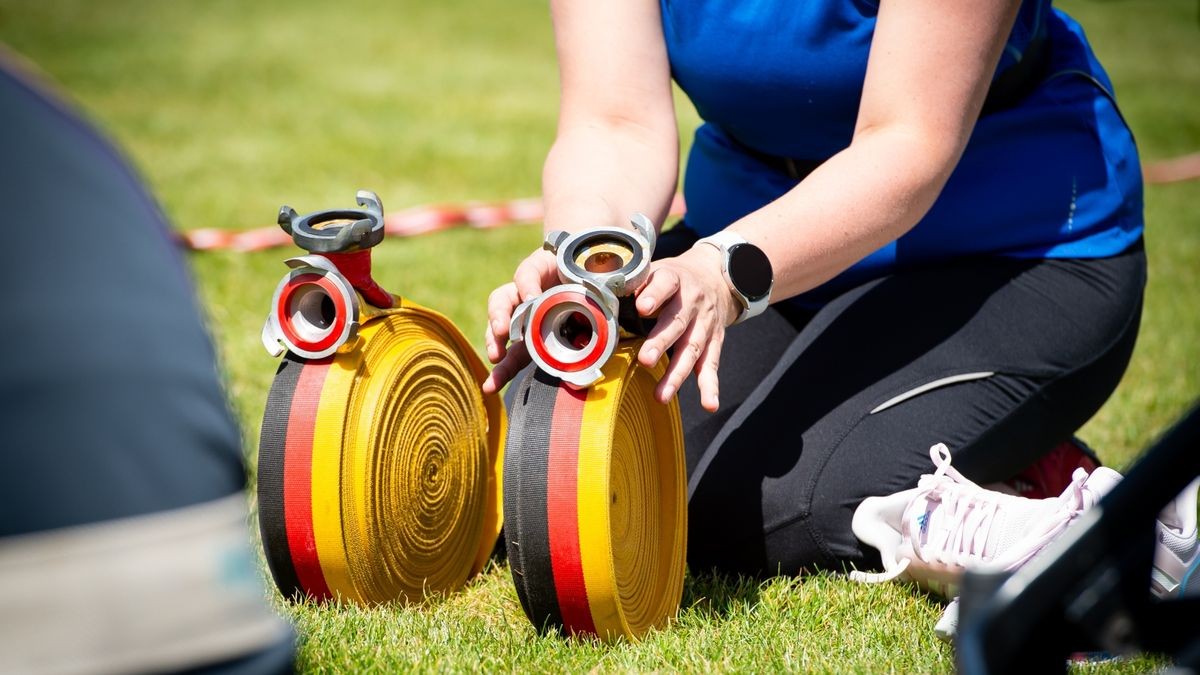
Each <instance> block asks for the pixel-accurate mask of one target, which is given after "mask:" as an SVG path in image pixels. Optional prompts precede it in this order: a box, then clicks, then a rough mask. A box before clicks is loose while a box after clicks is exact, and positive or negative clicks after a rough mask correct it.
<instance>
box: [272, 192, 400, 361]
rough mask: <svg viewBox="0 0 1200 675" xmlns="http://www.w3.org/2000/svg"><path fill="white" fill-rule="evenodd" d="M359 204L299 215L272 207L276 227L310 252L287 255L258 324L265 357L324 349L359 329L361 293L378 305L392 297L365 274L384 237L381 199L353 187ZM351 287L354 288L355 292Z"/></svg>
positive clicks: (309, 354)
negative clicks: (264, 315) (276, 212)
mask: <svg viewBox="0 0 1200 675" xmlns="http://www.w3.org/2000/svg"><path fill="white" fill-rule="evenodd" d="M357 201H358V205H359V206H361V207H363V208H362V209H335V210H329V211H316V212H314V213H309V214H307V215H304V216H301V215H299V214H298V213H296V211H295V210H294V209H292V208H291V207H290V206H283V207H281V208H280V209H279V221H278V222H279V226H280V227H281V228H283V230H284V232H287V233H288V234H290V235H291V236H292V241H294V242H295V243H296V245H297V246H299V247H300V248H302V249H304V250H305V251H308V253H309V255H303V256H298V257H295V258H289V259H288V260H287V261H286V263H287V266H288V267H290V268H292V269H291V271H289V272H288V273H287V275H286V276H284V278H283V279H282V280H281V281H280V282H279V285H278V286H277V287H276V288H275V295H274V296H273V297H272V298H271V311H270V313H269V314H268V315H267V322H266V325H264V326H263V330H262V341H263V346H264V347H266V349H267V352H268V353H270V354H271V355H272V356H279V355H281V354H283V353H284V351H290V352H292V353H293V354H296V355H297V356H301V357H304V358H306V359H320V358H324V357H326V356H330V355H332V354H333V353H335V352H336V351H337V350H338V349H339V348H341V347H342V346H343V345H345V344H347V343H351V344H353V342H354V340H355V339H356V337H357V334H358V328H359V316H360V297H359V294H360V293H361V294H362V299H365V301H366V302H368V303H370V304H372V305H374V306H376V307H381V308H388V307H391V306H392V304H393V302H394V299H393V298H392V296H391V294H389V293H387V292H386V291H384V290H383V289H382V288H381V287H380V286H379V285H378V284H376V283H375V282H374V280H373V279H372V278H371V251H370V249H371V247H372V246H375V245H376V244H378V243H379V242H381V241H383V235H384V230H383V205H382V204H381V203H380V201H379V197H378V196H377V195H376V194H375V193H374V192H369V191H367V190H359V191H358V194H357ZM356 291H357V292H356Z"/></svg>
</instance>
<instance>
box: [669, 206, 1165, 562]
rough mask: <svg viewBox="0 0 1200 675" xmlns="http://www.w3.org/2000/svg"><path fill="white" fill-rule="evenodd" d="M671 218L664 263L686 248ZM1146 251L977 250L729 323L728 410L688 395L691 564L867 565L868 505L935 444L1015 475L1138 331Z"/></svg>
mask: <svg viewBox="0 0 1200 675" xmlns="http://www.w3.org/2000/svg"><path fill="white" fill-rule="evenodd" d="M695 238H696V236H695V234H694V233H693V232H692V231H690V230H688V229H687V228H686V227H684V226H682V225H680V226H677V227H676V228H674V229H672V230H670V231H669V232H667V233H665V234H664V235H663V236H662V237H661V238H660V241H659V245H658V247H657V250H656V255H658V256H670V255H675V254H678V253H680V252H682V251H683V250H685V249H686V248H688V247H689V246H690V245H691V243H692V242H694V241H695ZM1145 279H1146V261H1145V255H1144V252H1143V250H1142V247H1141V245H1140V244H1139V245H1138V246H1136V247H1135V248H1134V249H1132V250H1129V251H1127V252H1125V253H1122V254H1120V255H1118V256H1115V257H1112V258H1103V259H1092V260H1080V259H1070V260H1018V259H1011V258H994V257H987V258H972V259H965V260H960V261H955V262H950V263H944V264H938V265H929V266H924V267H921V268H919V269H913V270H908V271H902V272H897V273H894V274H892V275H890V276H886V277H883V278H879V279H875V280H872V281H869V282H867V283H864V284H862V285H859V286H857V287H855V288H852V289H850V290H848V291H845V292H844V293H842V294H840V295H838V296H837V297H836V298H834V299H833V300H832V301H831V302H829V303H828V304H826V305H825V306H823V307H822V308H821V309H819V310H816V311H805V310H797V309H794V308H793V307H792V306H791V305H790V304H789V303H781V304H780V305H779V306H774V307H772V308H771V309H768V310H767V312H766V313H764V314H763V315H761V316H759V317H756V318H754V319H751V320H750V321H747V322H746V323H743V324H740V325H737V326H733V327H732V328H730V329H729V331H728V333H727V336H726V339H725V345H724V348H723V350H722V356H721V366H720V377H721V409H720V410H719V411H718V412H717V413H715V414H709V413H707V412H705V411H704V410H702V409H701V407H700V400H699V393H698V391H697V389H696V385H695V378H694V377H692V378H689V380H688V382H687V383H686V384H685V385H684V387H683V388H682V390H681V391H680V394H679V396H680V404H681V408H682V413H683V425H684V434H685V437H686V443H687V464H688V476H689V478H690V484H689V496H690V501H689V509H688V518H689V532H688V560H689V564H690V565H691V567H692V569H693V570H701V569H708V568H717V569H719V570H721V571H724V572H731V573H744V574H795V573H797V572H799V571H801V570H805V569H808V570H812V569H820V568H827V569H842V568H843V567H844V566H845V565H846V564H847V563H853V564H854V565H855V566H857V567H858V568H860V569H862V568H869V567H876V566H878V564H879V556H878V553H877V552H876V551H875V550H874V549H873V548H871V547H869V546H864V545H863V544H861V543H860V542H859V541H858V540H857V538H855V536H854V534H853V533H852V532H851V530H850V519H851V517H852V515H853V513H854V509H855V508H856V507H857V506H858V504H859V502H861V501H862V500H863V499H864V498H866V497H868V496H872V495H882V494H890V493H892V492H896V491H899V490H904V489H907V488H911V487H913V486H914V485H916V483H917V480H918V479H919V478H920V476H921V474H923V473H930V472H931V471H932V470H933V468H934V467H933V465H932V462H931V461H930V459H929V447H930V446H931V445H933V444H935V443H939V442H944V443H946V444H947V445H948V446H949V447H950V450H951V452H952V453H953V461H954V466H955V467H957V468H958V469H960V470H961V471H962V472H963V473H964V474H965V475H966V476H968V477H969V478H971V479H974V480H977V481H980V482H991V481H999V480H1004V479H1007V478H1010V477H1012V476H1013V475H1015V474H1016V473H1018V472H1019V471H1020V470H1021V469H1023V468H1025V467H1026V466H1028V465H1029V464H1030V463H1032V462H1033V461H1034V460H1036V459H1037V458H1038V457H1039V456H1041V455H1042V454H1043V453H1045V452H1047V451H1049V450H1050V449H1051V448H1052V447H1053V446H1054V445H1056V444H1057V443H1059V442H1061V441H1063V440H1065V439H1066V438H1068V437H1069V436H1070V434H1071V433H1072V432H1074V431H1075V430H1076V429H1078V428H1079V427H1080V426H1081V425H1082V424H1083V423H1084V422H1086V421H1087V420H1088V418H1090V417H1091V416H1092V415H1093V414H1094V413H1095V412H1096V411H1097V410H1098V409H1099V408H1100V405H1101V404H1102V403H1104V401H1105V400H1106V399H1107V398H1108V396H1109V395H1110V394H1111V393H1112V391H1113V389H1114V388H1115V387H1116V386H1117V383H1118V382H1119V381H1120V379H1121V374H1122V373H1123V372H1124V370H1125V367H1126V365H1127V364H1128V362H1129V357H1130V354H1131V352H1132V351H1133V345H1134V341H1135V338H1136V336H1137V331H1138V320H1139V318H1140V316H1141V307H1142V291H1143V288H1144V286H1145Z"/></svg>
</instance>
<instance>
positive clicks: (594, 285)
mask: <svg viewBox="0 0 1200 675" xmlns="http://www.w3.org/2000/svg"><path fill="white" fill-rule="evenodd" d="M637 225H638V222H637V220H636V219H635V227H636V226H637ZM638 230H639V231H641V232H643V233H644V232H645V230H644V228H642V227H638ZM652 233H653V230H650V235H649V236H650V237H652ZM607 234H611V232H609V231H607V230H591V231H587V232H584V233H581V234H578V235H573V236H572V238H571V239H566V237H565V236H564V235H561V234H558V233H551V235H549V236H548V237H547V245H548V247H551V248H554V249H556V250H557V252H558V253H559V267H560V274H562V276H563V280H564V282H570V285H575V284H581V285H582V286H583V287H584V288H585V289H586V290H588V291H589V293H591V294H592V297H589V298H584V297H581V296H579V295H578V294H577V295H575V296H572V295H571V293H567V292H564V291H563V288H562V287H555V288H551V289H548V290H547V291H546V292H545V293H544V294H543V295H542V296H541V298H539V300H540V302H538V301H534V302H533V303H532V305H531V306H530V307H528V308H525V311H524V313H522V312H517V314H519V315H520V317H519V318H518V320H517V321H515V322H514V325H515V326H516V327H517V328H518V329H519V332H517V331H514V333H513V334H514V336H516V337H517V338H520V339H527V340H530V341H531V342H532V340H531V338H533V337H534V336H537V338H538V339H539V340H542V341H543V342H549V343H552V346H551V347H550V348H549V350H548V353H552V354H554V355H556V356H557V357H562V358H561V363H558V365H557V366H556V365H554V364H549V365H547V364H545V363H544V361H538V360H537V359H536V357H535V362H537V363H538V365H539V368H537V369H534V370H532V371H530V373H529V374H528V375H527V376H526V377H525V379H524V380H522V381H521V383H520V384H519V385H517V386H518V387H519V388H518V390H517V394H516V397H515V402H514V403H513V407H512V410H511V411H510V426H509V435H508V444H507V447H506V459H505V465H504V494H505V504H504V509H505V514H506V523H505V540H506V542H507V546H508V557H509V565H510V567H511V570H512V576H513V582H514V584H515V586H516V589H517V596H518V598H519V599H520V602H521V607H522V608H523V609H524V611H525V614H526V616H527V617H528V618H529V620H530V621H531V622H532V623H533V624H534V626H535V627H536V628H538V629H539V630H542V631H551V630H555V629H557V630H559V631H562V632H564V633H566V634H571V635H592V636H597V637H599V638H601V639H603V640H612V639H616V638H618V637H626V638H633V639H636V638H638V637H640V636H642V635H644V634H645V633H646V631H648V630H650V629H652V628H656V627H661V626H662V625H664V624H665V623H666V621H667V620H669V619H670V618H671V617H673V616H674V615H675V614H676V612H677V611H678V608H679V602H680V598H681V595H682V592H683V574H684V566H685V557H684V553H685V550H686V536H687V479H686V475H685V473H686V472H685V468H684V459H683V432H682V427H681V423H680V417H679V404H678V402H677V401H676V400H675V399H672V400H671V402H670V403H669V404H667V405H662V404H660V403H658V402H657V401H655V400H654V396H653V394H654V388H655V385H656V384H657V381H658V379H659V377H661V375H662V374H663V372H664V370H665V366H664V365H663V364H662V363H659V364H658V365H657V366H656V367H655V368H653V369H646V368H643V367H641V366H639V365H638V364H637V359H636V356H637V350H638V347H639V346H640V344H641V339H639V338H636V337H631V336H630V335H629V334H628V333H625V334H624V336H623V338H622V339H621V340H620V341H619V342H618V341H617V336H618V330H617V326H616V325H615V324H614V325H612V326H611V330H609V332H605V330H606V328H605V326H607V325H608V324H609V321H611V320H612V319H613V317H614V315H615V314H616V313H617V312H616V310H615V309H612V308H610V307H605V306H604V305H603V302H604V300H603V293H602V291H603V290H604V289H605V288H607V289H610V290H611V289H614V288H615V289H619V291H620V293H619V295H622V296H625V297H626V298H630V296H629V294H630V293H632V291H633V290H635V289H636V288H637V287H638V286H639V285H640V281H641V279H643V278H644V276H642V275H643V274H644V271H645V270H644V267H643V268H642V269H640V270H638V269H636V268H638V267H639V266H640V263H639V262H636V261H644V262H646V263H647V264H648V261H649V257H650V247H651V246H652V244H650V243H648V242H638V243H637V246H644V247H645V248H644V249H642V250H630V251H622V250H621V248H622V247H621V246H616V247H614V246H611V245H608V244H605V245H602V246H591V245H594V244H597V243H602V242H598V240H599V239H609V244H611V242H612V239H611V238H609V237H607V236H606V235H607ZM619 240H624V241H626V242H629V241H630V240H629V238H628V237H627V236H624V235H623V236H622V237H620V238H619ZM581 241H583V242H586V243H588V244H589V246H590V249H589V246H583V247H573V248H572V247H567V248H564V246H566V245H567V244H569V243H579V242H581ZM651 241H652V239H651ZM587 250H591V251H593V252H597V251H598V252H603V253H606V254H611V253H613V252H614V251H620V252H621V256H622V262H623V263H624V265H623V266H622V268H621V269H625V270H627V271H631V272H633V274H632V275H630V276H626V277H625V278H623V279H621V280H619V281H620V283H613V280H612V279H605V278H604V276H603V275H596V274H592V273H587V270H581V268H584V267H586V265H584V264H582V263H583V260H582V259H581V258H580V257H579V256H577V255H576V254H580V255H583V253H585V252H586V251H587ZM564 251H566V253H567V254H566V255H563V252H564ZM583 257H586V255H584V256H583ZM572 261H575V262H577V263H580V264H578V265H572V264H571V263H572ZM603 267H604V269H606V270H609V269H610V268H611V265H606V266H603ZM609 273H611V270H610V271H609V272H605V274H609ZM606 282H607V286H606ZM576 290H578V289H576ZM609 295H612V296H616V295H617V293H610V294H609ZM609 299H610V300H612V299H614V298H609ZM547 303H549V304H551V305H552V307H551V308H550V309H548V310H546V309H545V307H544V305H545V304H547ZM539 310H544V311H539ZM610 310H611V311H610ZM571 312H574V313H577V314H578V316H575V317H574V318H572V319H570V320H561V321H559V322H558V323H557V324H555V323H551V325H549V326H547V325H545V324H546V322H548V321H552V319H550V318H548V317H555V316H558V317H562V316H563V315H564V314H566V315H568V316H569V315H570V313H571ZM589 328H590V329H591V330H590V333H589V331H588V329H589ZM581 331H582V334H583V335H582V337H581ZM603 340H611V342H612V343H613V344H599V342H598V341H603ZM530 347H531V352H532V353H535V354H536V352H533V350H534V349H540V348H544V345H543V347H538V345H536V344H530ZM597 355H599V356H597ZM575 356H577V357H578V358H572V357H575ZM581 363H582V364H584V365H582V366H581V365H580V364H581ZM560 366H561V367H560ZM593 369H595V372H594V373H593V374H589V375H587V376H586V377H585V378H584V380H585V383H584V384H580V383H578V382H575V383H573V382H571V381H569V380H568V379H564V377H566V378H572V377H576V378H577V377H578V376H579V375H580V373H586V372H590V371H592V370H593ZM593 375H594V379H592V378H593Z"/></svg>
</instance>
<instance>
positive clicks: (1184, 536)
mask: <svg viewBox="0 0 1200 675" xmlns="http://www.w3.org/2000/svg"><path fill="white" fill-rule="evenodd" d="M1113 473H1116V472H1113ZM1110 487H1111V486H1110ZM1198 490H1200V478H1198V479H1196V480H1195V481H1193V482H1192V483H1191V485H1189V486H1188V487H1187V488H1185V489H1184V491H1183V492H1181V493H1180V494H1179V496H1178V497H1176V498H1175V499H1174V500H1172V501H1171V502H1170V503H1169V504H1167V506H1166V508H1164V509H1163V511H1162V513H1161V514H1159V517H1158V522H1157V531H1158V543H1157V545H1156V546H1155V549H1154V567H1152V568H1151V570H1150V592H1151V593H1153V594H1154V595H1155V597H1158V598H1171V597H1178V596H1180V595H1193V594H1200V573H1197V572H1196V570H1197V569H1200V539H1197V519H1196V495H1197V491H1198ZM933 632H934V634H935V635H937V637H938V638H940V639H942V640H943V641H945V642H953V640H954V636H955V635H956V634H957V633H958V597H957V596H956V597H955V598H954V599H953V600H951V601H950V604H948V605H946V609H945V610H943V611H942V616H941V618H939V619H938V622H937V624H936V625H935V626H934V627H933Z"/></svg>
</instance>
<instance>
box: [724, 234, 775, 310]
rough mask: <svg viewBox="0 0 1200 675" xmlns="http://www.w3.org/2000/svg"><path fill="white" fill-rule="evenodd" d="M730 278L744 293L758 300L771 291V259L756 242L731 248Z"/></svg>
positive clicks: (772, 276)
mask: <svg viewBox="0 0 1200 675" xmlns="http://www.w3.org/2000/svg"><path fill="white" fill-rule="evenodd" d="M729 279H730V280H731V281H733V285H734V286H735V287H737V289H738V291H739V292H741V294H742V295H744V296H746V297H747V298H750V299H751V300H758V299H760V298H762V297H763V296H765V295H766V294H767V293H770V292H771V282H772V280H773V279H774V275H773V274H772V273H771V261H770V260H768V259H767V254H766V253H763V252H762V249H760V248H759V247H757V246H755V245H754V244H737V245H736V246H732V247H730V248H729Z"/></svg>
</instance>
